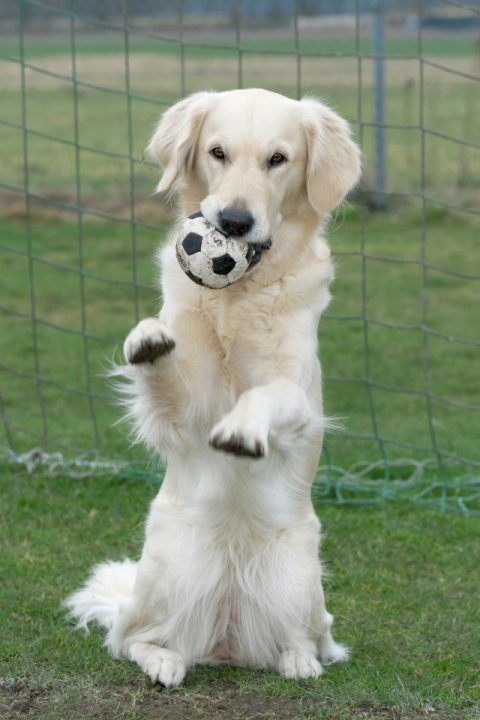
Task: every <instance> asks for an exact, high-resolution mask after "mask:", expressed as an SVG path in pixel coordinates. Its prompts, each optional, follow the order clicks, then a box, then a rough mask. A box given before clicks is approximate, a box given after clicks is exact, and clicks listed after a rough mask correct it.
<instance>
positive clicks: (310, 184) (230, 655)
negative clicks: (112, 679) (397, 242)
mask: <svg viewBox="0 0 480 720" xmlns="http://www.w3.org/2000/svg"><path fill="white" fill-rule="evenodd" d="M216 147H221V148H222V149H223V151H224V154H225V159H224V160H219V159H217V158H216V157H214V155H213V154H212V149H213V148H216ZM150 151H151V153H152V154H153V155H154V156H155V157H157V158H158V160H159V161H160V163H161V164H162V165H163V167H164V174H163V177H162V180H161V182H160V184H159V186H158V189H159V190H162V191H164V190H168V189H170V188H174V189H175V190H177V191H178V193H179V196H180V202H181V215H180V219H181V218H183V217H185V216H186V215H190V214H192V213H193V212H196V211H198V210H199V209H201V210H202V212H203V214H204V215H205V217H206V218H207V219H208V220H210V221H211V222H213V223H214V224H216V225H217V226H218V225H219V222H220V219H219V218H220V215H219V213H220V212H221V211H222V210H223V209H224V208H226V207H233V208H236V209H239V210H240V211H241V210H248V211H249V212H250V213H251V214H252V216H253V218H254V220H255V222H254V225H253V227H252V228H251V229H250V230H249V232H248V233H247V234H246V235H245V236H244V239H246V240H249V241H250V242H255V243H259V242H265V241H266V240H268V239H271V240H272V247H271V249H270V250H264V251H263V253H262V259H261V261H260V263H259V264H258V265H257V266H256V267H255V268H254V269H253V270H251V272H249V273H247V274H246V275H245V276H244V277H243V278H242V279H241V280H240V281H238V282H237V283H236V284H234V285H232V286H230V287H228V288H225V289H223V290H209V289H206V288H202V287H199V286H197V285H195V284H194V283H192V282H191V281H190V280H189V279H188V278H187V277H186V276H185V275H184V274H183V272H182V270H181V269H180V267H179V266H178V264H177V261H176V258H175V251H174V237H173V236H172V237H171V238H170V240H169V241H168V242H167V244H166V245H165V247H164V248H163V249H162V251H161V253H160V255H159V258H160V262H161V267H162V289H163V297H164V303H163V306H162V309H161V312H160V315H159V317H158V318H148V319H146V320H142V321H141V322H140V323H139V325H138V326H137V327H136V328H134V329H133V330H132V331H131V333H130V334H129V336H128V337H127V340H126V342H125V348H124V350H125V357H126V360H127V365H126V366H125V367H124V368H123V369H122V373H123V374H124V376H125V377H126V378H128V379H129V381H130V385H129V390H128V392H129V398H128V399H127V405H128V416H129V417H130V419H131V420H132V421H133V425H134V428H135V432H136V437H137V439H138V440H139V441H143V442H144V443H145V444H146V445H147V446H148V447H149V448H151V449H152V450H154V451H155V452H158V453H160V454H161V455H162V456H164V457H165V458H166V460H167V463H168V469H167V473H166V476H165V481H164V483H163V485H162V488H161V490H160V492H159V494H158V496H157V498H156V499H155V500H154V501H153V503H152V506H151V509H150V514H149V517H148V522H147V526H146V538H145V545H144V549H143V553H142V557H141V560H140V561H139V563H138V564H136V563H132V562H131V561H130V560H125V561H124V562H119V563H114V562H108V563H102V564H100V565H97V566H96V567H95V568H94V570H93V575H92V576H91V578H90V579H89V580H88V581H87V583H86V585H85V587H84V588H83V589H82V590H80V591H78V592H77V593H75V594H74V595H72V596H71V597H70V598H68V600H67V601H66V602H67V605H68V606H69V607H70V610H71V616H72V617H75V618H77V619H78V621H79V624H80V625H81V626H86V624H87V623H88V622H89V621H91V620H96V621H97V622H99V623H100V624H101V625H104V626H105V627H106V628H107V629H108V635H107V641H106V642H107V644H108V646H109V647H110V649H111V651H112V652H113V653H114V654H115V655H127V656H129V657H130V658H131V659H133V660H135V661H136V662H137V663H138V664H139V665H140V666H141V667H142V668H143V669H144V670H145V672H147V673H148V674H149V675H150V677H151V679H152V681H157V680H158V681H160V682H161V683H163V684H164V685H167V686H175V685H178V684H179V683H181V682H182V680H183V678H184V675H185V672H186V669H187V668H188V667H189V666H190V665H191V664H192V663H198V662H201V663H211V664H215V663H224V662H226V663H232V664H236V665H249V666H251V667H255V668H267V667H276V668H277V669H278V671H279V672H280V673H281V674H282V675H283V676H285V677H287V678H296V679H298V678H306V677H312V676H314V677H316V676H318V675H319V674H320V673H321V672H322V666H321V664H320V662H319V660H318V659H317V658H320V660H321V661H322V662H323V663H324V664H326V663H329V662H333V661H337V660H344V659H346V657H347V651H346V650H345V648H344V647H342V646H341V645H339V644H337V643H335V642H334V640H333V638H332V636H331V632H330V627H331V624H332V620H333V618H332V616H331V615H330V614H329V613H328V612H327V611H326V608H325V601H324V594H323V589H322V569H321V565H320V562H319V559H318V543H319V533H320V523H319V521H318V519H317V517H316V515H315V512H314V510H313V507H312V503H311V500H310V486H311V483H312V480H313V477H314V474H315V469H316V467H317V464H318V459H319V456H320V451H321V445H322V437H323V430H324V427H325V420H324V417H323V411H322V393H321V370H320V364H319V361H318V358H317V325H318V322H319V319H320V315H321V313H322V311H323V310H324V309H325V308H326V306H327V305H328V302H329V299H330V295H329V291H328V286H329V283H330V282H331V280H332V278H333V266H332V263H331V260H330V252H329V248H328V246H327V244H326V242H325V239H324V238H323V237H322V234H321V227H322V224H323V222H324V220H325V218H326V214H327V213H328V212H329V211H330V210H332V209H333V208H334V207H335V206H336V205H337V204H338V203H339V202H340V201H341V200H342V198H343V197H344V196H345V194H346V193H347V192H348V190H349V189H350V188H351V187H352V186H353V185H354V184H355V182H356V181H357V179H358V176H359V172H360V162H359V153H358V149H357V147H356V145H355V144H354V143H353V142H352V140H351V139H350V132H349V129H348V126H347V124H346V123H345V121H343V120H342V119H341V118H339V117H338V116H337V115H336V114H335V113H334V112H332V111H331V110H330V109H329V108H327V107H326V106H324V105H322V104H321V103H319V102H317V101H315V100H312V99H306V100H303V101H301V102H298V101H294V100H290V99H287V98H284V97H282V96H280V95H277V94H275V93H270V92H267V91H264V90H235V91H231V92H225V93H219V94H216V93H198V94H196V95H192V96H191V97H189V98H187V99H186V100H183V101H181V102H179V103H177V104H176V105H174V106H173V107H172V108H171V109H169V110H168V111H167V112H166V113H165V114H164V115H163V117H162V118H161V120H160V123H159V125H158V128H157V130H156V132H155V135H154V137H153V139H152V141H151V144H150ZM275 153H282V154H283V155H284V156H285V158H286V160H285V161H284V162H283V163H282V164H280V165H278V166H273V165H272V164H271V163H270V159H271V158H272V156H273V155H274V154H275ZM145 348H154V349H155V354H156V355H158V357H156V359H154V361H152V362H148V361H145V362H133V360H134V358H135V357H136V356H137V360H138V352H139V351H142V349H145ZM245 455H246V456H245ZM254 456H257V457H254Z"/></svg>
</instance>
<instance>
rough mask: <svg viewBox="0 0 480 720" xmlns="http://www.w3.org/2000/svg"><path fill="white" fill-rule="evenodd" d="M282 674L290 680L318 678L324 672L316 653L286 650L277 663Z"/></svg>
mask: <svg viewBox="0 0 480 720" xmlns="http://www.w3.org/2000/svg"><path fill="white" fill-rule="evenodd" d="M277 669H278V672H279V673H280V675H282V677H284V678H288V679H289V680H300V679H306V678H311V677H313V678H317V677H319V676H320V675H321V674H322V672H323V669H322V666H321V665H320V663H319V662H318V660H317V658H316V657H315V655H313V654H312V653H310V652H306V651H305V650H285V651H284V652H282V653H281V654H280V657H279V659H278V663H277Z"/></svg>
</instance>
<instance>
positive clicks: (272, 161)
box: [270, 153, 287, 165]
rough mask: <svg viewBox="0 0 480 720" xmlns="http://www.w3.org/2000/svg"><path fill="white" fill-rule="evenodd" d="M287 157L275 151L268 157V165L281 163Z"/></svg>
mask: <svg viewBox="0 0 480 720" xmlns="http://www.w3.org/2000/svg"><path fill="white" fill-rule="evenodd" d="M286 159H287V158H286V157H285V155H282V153H275V155H272V157H271V158H270V165H281V164H282V163H283V162H285V160H286Z"/></svg>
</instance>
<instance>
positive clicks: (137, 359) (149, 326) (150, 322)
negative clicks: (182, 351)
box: [123, 318, 175, 365]
mask: <svg viewBox="0 0 480 720" xmlns="http://www.w3.org/2000/svg"><path fill="white" fill-rule="evenodd" d="M174 347H175V339H174V338H173V337H172V334H171V333H170V331H169V330H167V328H166V327H165V325H163V324H162V323H161V322H160V321H159V320H157V319H156V318H146V320H141V321H140V322H139V323H138V325H137V326H136V327H134V328H133V330H132V331H131V332H130V333H129V335H128V336H127V339H126V340H125V344H124V346H123V352H124V354H125V359H126V361H127V362H128V363H130V364H131V365H141V364H143V363H149V364H151V365H153V363H154V362H155V360H156V359H157V358H159V357H161V356H162V355H168V353H170V352H172V350H173V349H174Z"/></svg>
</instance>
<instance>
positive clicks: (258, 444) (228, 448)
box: [210, 433, 265, 458]
mask: <svg viewBox="0 0 480 720" xmlns="http://www.w3.org/2000/svg"><path fill="white" fill-rule="evenodd" d="M210 445H211V447H213V448H215V450H223V452H226V453H231V454H232V455H238V456H240V457H249V458H263V457H264V456H265V447H264V444H263V442H262V441H261V440H258V439H257V440H255V441H254V442H253V443H252V444H247V441H246V439H245V438H244V437H243V435H235V434H233V433H232V434H231V435H230V436H229V437H227V438H225V437H224V436H223V434H222V433H217V434H214V435H212V437H211V438H210Z"/></svg>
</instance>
